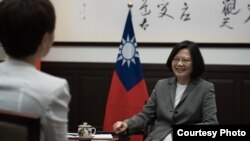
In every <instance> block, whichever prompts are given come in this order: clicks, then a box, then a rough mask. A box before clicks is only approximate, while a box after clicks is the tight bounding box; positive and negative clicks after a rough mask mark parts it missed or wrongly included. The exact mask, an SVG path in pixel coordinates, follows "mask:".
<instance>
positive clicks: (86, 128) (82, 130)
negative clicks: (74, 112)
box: [78, 122, 96, 138]
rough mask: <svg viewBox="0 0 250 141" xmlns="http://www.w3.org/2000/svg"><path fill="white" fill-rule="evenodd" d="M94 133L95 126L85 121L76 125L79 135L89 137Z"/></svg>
mask: <svg viewBox="0 0 250 141" xmlns="http://www.w3.org/2000/svg"><path fill="white" fill-rule="evenodd" d="M95 133H96V128H95V127H93V126H91V125H89V124H88V123H87V122H83V124H80V125H79V126H78V135H79V137H85V138H88V137H89V138H91V137H92V135H94V134H95Z"/></svg>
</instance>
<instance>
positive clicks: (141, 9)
mask: <svg viewBox="0 0 250 141" xmlns="http://www.w3.org/2000/svg"><path fill="white" fill-rule="evenodd" d="M52 2H53V3H54V6H55V9H56V14H57V24H56V31H55V42H56V43H58V44H60V43H76V44H82V43H89V44H91V43H95V44H98V43H102V44H103V43H104V44H105V43H106V44H113V43H115V44H119V42H120V40H121V36H122V33H123V30H124V25H125V20H126V17H127V14H128V10H129V8H128V6H127V3H128V1H127V0H52ZM131 2H133V8H132V9H131V10H132V19H133V25H134V30H135V36H136V40H137V42H138V43H141V44H145V45H147V44H154V43H155V44H164V43H175V42H179V41H182V40H193V41H195V42H198V43H208V44H214V43H216V44H221V43H222V44H224V43H226V44H247V45H248V46H249V43H250V1H249V0H209V1H208V0H178V1H176V0H131Z"/></svg>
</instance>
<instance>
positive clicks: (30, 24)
mask: <svg viewBox="0 0 250 141" xmlns="http://www.w3.org/2000/svg"><path fill="white" fill-rule="evenodd" d="M55 21H56V16H55V10H54V7H53V5H52V3H51V2H50V1H49V0H2V1H1V2H0V42H1V43H2V46H3V48H4V50H5V52H6V54H7V58H6V59H5V60H4V61H3V62H2V63H0V108H1V109H6V110H13V111H18V112H22V113H31V114H36V115H39V116H40V117H41V136H40V141H67V140H68V139H67V132H68V110H69V109H68V104H69V102H70V98H71V96H70V94H69V86H68V82H67V81H66V80H65V79H63V78H59V77H55V76H52V75H49V74H46V73H44V72H42V71H39V70H36V68H35V62H36V60H37V59H39V58H41V57H43V56H45V55H47V54H48V52H49V50H50V48H51V46H52V43H53V40H54V29H55Z"/></svg>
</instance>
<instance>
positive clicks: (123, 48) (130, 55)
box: [117, 36, 139, 67]
mask: <svg viewBox="0 0 250 141" xmlns="http://www.w3.org/2000/svg"><path fill="white" fill-rule="evenodd" d="M136 46H137V44H136V42H135V37H133V38H132V39H130V38H129V36H127V39H126V40H125V39H122V44H121V45H120V47H119V54H118V58H117V61H119V60H122V66H123V65H124V64H125V63H127V64H128V67H129V66H130V62H132V63H134V64H136V61H135V59H134V58H135V57H137V58H139V54H138V52H137V51H136Z"/></svg>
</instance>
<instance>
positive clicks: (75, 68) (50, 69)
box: [42, 62, 250, 132]
mask: <svg viewBox="0 0 250 141" xmlns="http://www.w3.org/2000/svg"><path fill="white" fill-rule="evenodd" d="M142 68H143V72H144V77H145V81H146V85H147V89H148V93H149V95H150V94H151V92H152V90H153V88H154V85H155V83H156V82H157V81H158V80H159V79H162V78H166V77H169V76H171V75H172V74H171V73H170V72H169V70H168V69H166V67H165V65H163V64H143V65H142ZM113 70H114V64H113V63H71V62H43V63H42V71H44V72H47V73H50V74H53V75H56V76H60V77H63V78H66V79H67V80H68V82H69V86H70V93H71V95H72V100H71V103H70V112H69V131H70V132H76V131H77V126H78V125H79V124H81V123H82V122H83V121H87V122H89V124H91V125H93V126H95V127H97V129H98V130H102V125H103V118H104V113H105V106H106V100H107V97H108V93H109V88H110V84H111V79H112V73H113ZM203 77H204V78H205V79H207V80H209V81H211V82H213V83H214V85H215V92H216V100H217V107H218V119H219V122H220V123H221V124H250V110H249V109H250V108H249V107H250V104H249V103H250V66H223V65H221V66H220V65H208V66H206V72H205V73H204V75H203Z"/></svg>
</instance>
